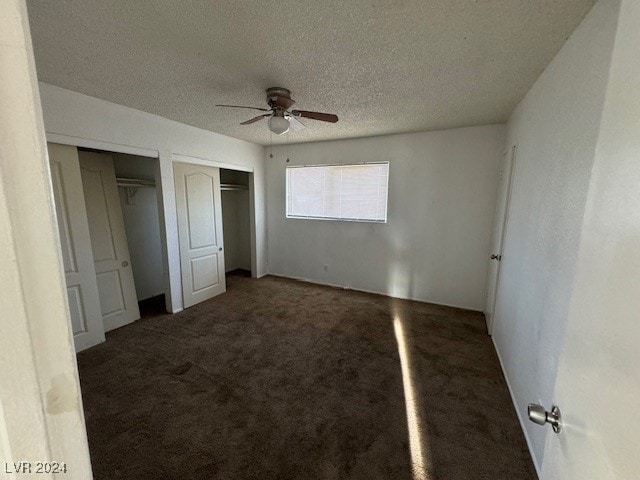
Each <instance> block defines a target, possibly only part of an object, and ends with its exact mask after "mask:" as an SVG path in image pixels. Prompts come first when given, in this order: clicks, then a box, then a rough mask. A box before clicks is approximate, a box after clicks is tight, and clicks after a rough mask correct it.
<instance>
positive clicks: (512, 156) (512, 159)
mask: <svg viewBox="0 0 640 480" xmlns="http://www.w3.org/2000/svg"><path fill="white" fill-rule="evenodd" d="M516 153H517V145H516V144H514V145H512V146H511V147H509V149H508V150H507V151H506V152H505V155H509V156H510V159H509V160H508V161H510V162H511V168H510V169H509V179H508V185H507V198H506V201H505V209H504V218H503V220H502V233H501V235H500V237H501V239H500V252H498V255H500V259H499V260H498V270H497V272H496V280H495V286H494V288H495V292H494V294H493V305H492V307H491V319H490V321H489V322H488V325H487V330H488V331H489V335H492V334H493V332H494V331H495V329H496V323H497V315H496V305H497V304H498V295H499V294H500V272H501V270H502V261H503V258H502V253H503V252H504V241H505V239H506V238H507V229H508V228H509V209H510V206H511V195H512V192H513V179H514V177H515V170H516ZM492 253H493V252H490V254H492ZM490 261H493V260H490ZM487 288H489V285H487Z"/></svg>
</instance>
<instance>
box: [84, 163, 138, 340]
mask: <svg viewBox="0 0 640 480" xmlns="http://www.w3.org/2000/svg"><path fill="white" fill-rule="evenodd" d="M80 171H81V173H82V185H83V187H84V197H85V201H86V206H87V216H88V220H89V233H90V236H91V248H92V251H93V261H94V265H95V270H96V278H97V283H98V293H99V295H100V308H101V312H102V320H103V322H104V330H105V332H108V331H109V330H113V329H114V328H118V327H122V326H124V325H127V324H128V323H131V322H133V321H135V320H138V319H139V318H140V310H139V308H138V298H137V295H136V287H135V283H134V280H133V271H132V270H131V259H130V257H129V246H128V245H127V235H126V233H125V230H124V221H123V219H122V207H121V206H120V196H119V195H118V186H117V184H116V174H115V170H114V167H113V159H112V158H111V155H107V154H103V153H95V152H80Z"/></svg>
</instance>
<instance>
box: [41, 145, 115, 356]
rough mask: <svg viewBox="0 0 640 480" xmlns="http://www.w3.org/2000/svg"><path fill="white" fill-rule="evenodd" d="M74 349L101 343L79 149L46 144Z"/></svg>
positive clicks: (101, 326)
mask: <svg viewBox="0 0 640 480" xmlns="http://www.w3.org/2000/svg"><path fill="white" fill-rule="evenodd" d="M47 148H48V151H49V162H50V166H51V183H52V187H53V196H54V199H55V204H56V216H57V220H58V232H59V234H60V246H61V249H62V261H63V264H64V273H65V279H66V283H67V296H68V299H69V313H70V317H71V327H72V330H73V340H74V343H75V347H76V351H77V352H79V351H81V350H84V349H85V348H89V347H92V346H93V345H96V344H98V343H101V342H104V327H103V324H102V315H101V314H100V301H99V297H98V285H97V283H96V271H95V268H94V265H93V255H92V253H91V239H90V237H89V225H88V223H87V211H86V208H85V202H84V193H83V189H82V178H81V176H80V162H79V160H78V149H77V148H76V147H71V146H68V145H58V144H55V143H50V144H48V145H47Z"/></svg>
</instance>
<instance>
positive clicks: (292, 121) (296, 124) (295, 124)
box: [285, 115, 307, 132]
mask: <svg viewBox="0 0 640 480" xmlns="http://www.w3.org/2000/svg"><path fill="white" fill-rule="evenodd" d="M285 118H286V119H287V120H289V125H291V128H293V129H294V130H295V131H296V132H299V131H300V130H304V129H305V128H307V126H306V125H305V124H304V123H302V122H301V121H300V120H298V119H297V118H296V117H294V116H293V115H286V116H285Z"/></svg>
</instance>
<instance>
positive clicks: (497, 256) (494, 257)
mask: <svg viewBox="0 0 640 480" xmlns="http://www.w3.org/2000/svg"><path fill="white" fill-rule="evenodd" d="M491 260H498V261H500V260H502V255H491Z"/></svg>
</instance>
